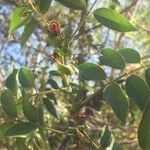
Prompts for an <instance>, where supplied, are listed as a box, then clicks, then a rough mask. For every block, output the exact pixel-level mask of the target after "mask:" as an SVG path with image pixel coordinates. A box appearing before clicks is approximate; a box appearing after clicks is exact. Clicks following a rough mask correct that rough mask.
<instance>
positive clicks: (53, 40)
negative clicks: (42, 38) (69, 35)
mask: <svg viewBox="0 0 150 150" xmlns="http://www.w3.org/2000/svg"><path fill="white" fill-rule="evenodd" d="M63 40H64V39H63V38H62V37H61V35H58V36H53V35H51V34H49V35H48V39H47V41H48V44H49V45H50V46H53V47H56V48H59V49H60V48H61V46H62V43H63Z"/></svg>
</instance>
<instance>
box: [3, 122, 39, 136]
mask: <svg viewBox="0 0 150 150" xmlns="http://www.w3.org/2000/svg"><path fill="white" fill-rule="evenodd" d="M36 128H37V127H35V126H34V125H33V124H31V123H29V122H21V123H15V125H13V126H12V127H10V128H8V130H7V131H6V132H5V133H4V135H3V136H4V137H5V136H10V137H27V136H28V135H29V134H31V133H32V132H33V131H35V130H36Z"/></svg>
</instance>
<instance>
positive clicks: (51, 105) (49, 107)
mask: <svg viewBox="0 0 150 150" xmlns="http://www.w3.org/2000/svg"><path fill="white" fill-rule="evenodd" d="M43 102H44V104H45V107H46V109H47V110H48V112H49V113H50V114H52V115H53V116H54V117H55V118H58V114H57V110H56V108H55V105H54V103H53V102H52V100H51V99H49V98H44V99H43Z"/></svg>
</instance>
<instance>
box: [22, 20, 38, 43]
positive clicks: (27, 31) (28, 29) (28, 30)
mask: <svg viewBox="0 0 150 150" xmlns="http://www.w3.org/2000/svg"><path fill="white" fill-rule="evenodd" d="M37 25H38V21H37V20H36V19H34V18H31V19H30V21H29V22H28V23H27V24H26V25H25V28H24V31H23V33H22V35H21V38H20V43H21V45H24V44H25V43H26V41H27V40H28V39H29V37H30V36H31V34H32V33H33V32H34V30H35V29H36V27H37Z"/></svg>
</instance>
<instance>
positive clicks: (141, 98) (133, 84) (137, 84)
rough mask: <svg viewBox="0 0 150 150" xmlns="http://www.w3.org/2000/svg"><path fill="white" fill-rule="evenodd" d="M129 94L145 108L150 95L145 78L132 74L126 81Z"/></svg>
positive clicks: (138, 104) (137, 103)
mask: <svg viewBox="0 0 150 150" xmlns="http://www.w3.org/2000/svg"><path fill="white" fill-rule="evenodd" d="M126 90H127V94H128V96H129V97H130V98H131V99H132V100H133V101H134V102H135V103H136V105H137V106H138V107H139V108H140V109H141V110H143V109H144V107H145V104H146V103H147V100H148V97H150V90H149V88H148V86H147V84H146V83H145V81H144V80H143V79H141V78H140V77H139V76H137V75H131V76H130V77H128V79H127V81H126Z"/></svg>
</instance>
